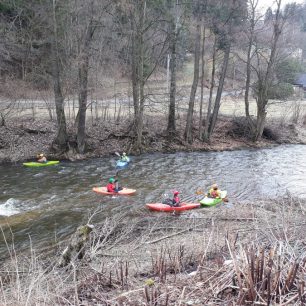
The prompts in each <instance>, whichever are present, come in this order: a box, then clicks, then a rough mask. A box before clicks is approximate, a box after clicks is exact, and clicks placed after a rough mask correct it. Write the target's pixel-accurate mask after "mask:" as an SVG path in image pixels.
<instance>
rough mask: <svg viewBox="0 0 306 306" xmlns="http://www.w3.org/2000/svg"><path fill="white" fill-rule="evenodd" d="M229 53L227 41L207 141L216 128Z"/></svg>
mask: <svg viewBox="0 0 306 306" xmlns="http://www.w3.org/2000/svg"><path fill="white" fill-rule="evenodd" d="M230 33H231V30H230ZM230 52H231V41H230V39H229V40H228V42H227V46H226V49H225V52H224V58H223V64H222V69H221V75H220V79H219V84H218V89H217V94H216V98H215V105H214V110H213V113H212V116H211V120H210V122H209V128H208V139H210V137H211V135H212V133H213V131H214V129H215V126H216V122H217V118H218V114H219V109H220V105H221V97H222V91H223V85H224V80H225V76H226V71H227V67H228V60H229V56H230Z"/></svg>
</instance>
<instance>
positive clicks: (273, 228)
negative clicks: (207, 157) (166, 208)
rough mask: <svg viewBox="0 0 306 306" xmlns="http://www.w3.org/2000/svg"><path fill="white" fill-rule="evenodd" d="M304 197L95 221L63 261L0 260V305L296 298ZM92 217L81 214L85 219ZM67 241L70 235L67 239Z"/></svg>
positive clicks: (294, 301) (45, 255) (305, 254)
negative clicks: (79, 247)
mask: <svg viewBox="0 0 306 306" xmlns="http://www.w3.org/2000/svg"><path fill="white" fill-rule="evenodd" d="M305 213H306V203H305V201H301V200H298V199H292V198H291V197H289V196H288V197H286V198H284V199H280V200H279V201H258V202H254V203H251V202H250V203H243V204H242V203H241V204H240V203H235V206H234V207H233V206H228V205H225V204H224V205H221V206H220V207H215V208H210V209H198V210H194V211H192V212H190V213H188V214H184V215H181V216H175V215H167V214H152V217H150V218H144V217H143V216H142V215H140V214H139V213H137V212H136V211H135V213H134V217H133V218H125V216H124V215H121V216H120V215H118V216H116V217H114V218H109V219H107V220H106V221H105V222H104V223H103V224H95V228H94V229H93V231H92V232H91V233H90V234H89V235H88V240H86V242H85V243H84V249H83V251H81V254H82V259H78V258H77V257H80V256H78V255H79V254H80V252H79V253H78V252H76V253H75V255H73V256H72V257H71V261H70V262H69V263H68V264H67V265H66V266H64V267H60V266H59V262H60V257H61V254H62V252H63V250H64V249H65V247H66V246H67V245H71V241H70V242H69V241H66V242H64V243H62V244H61V245H59V246H57V247H56V248H55V249H52V250H48V251H46V250H45V251H43V252H41V251H37V250H35V248H34V246H32V247H31V251H30V252H29V254H23V255H21V256H19V255H18V254H15V252H14V250H13V249H12V248H10V254H11V258H10V259H9V260H7V261H6V262H5V263H4V264H3V265H2V267H1V274H0V276H1V278H0V280H1V281H0V291H1V294H0V304H1V305H131V306H132V305H133V306H134V305H147V306H149V305H150V306H151V305H163V306H164V305H181V306H183V305H239V304H240V305H269V304H271V305H275V304H277V305H278V304H279V305H302V304H303V303H304V302H305V289H304V287H305V272H306V271H305V263H306V248H305V245H306V238H305V235H304V232H305V230H306V222H305ZM93 220H94V217H93V218H92V219H91V220H90V222H91V223H93ZM72 239H73V238H72Z"/></svg>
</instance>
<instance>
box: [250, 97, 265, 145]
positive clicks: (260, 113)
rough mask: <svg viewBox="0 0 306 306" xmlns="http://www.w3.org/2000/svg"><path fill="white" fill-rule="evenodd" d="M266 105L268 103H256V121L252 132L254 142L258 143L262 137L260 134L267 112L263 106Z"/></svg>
mask: <svg viewBox="0 0 306 306" xmlns="http://www.w3.org/2000/svg"><path fill="white" fill-rule="evenodd" d="M266 103H268V101H258V104H257V120H256V129H255V131H254V138H253V140H254V141H258V140H259V139H260V138H261V137H262V133H263V130H264V128H265V122H266V116H267V112H266V108H265V106H264V105H266Z"/></svg>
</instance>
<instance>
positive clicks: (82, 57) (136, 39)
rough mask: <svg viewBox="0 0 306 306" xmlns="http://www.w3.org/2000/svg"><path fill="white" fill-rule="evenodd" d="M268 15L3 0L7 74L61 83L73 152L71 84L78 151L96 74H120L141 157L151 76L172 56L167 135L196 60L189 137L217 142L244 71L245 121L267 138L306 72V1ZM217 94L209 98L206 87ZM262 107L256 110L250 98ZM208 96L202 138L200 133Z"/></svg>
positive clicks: (79, 0) (209, 6) (41, 84)
mask: <svg viewBox="0 0 306 306" xmlns="http://www.w3.org/2000/svg"><path fill="white" fill-rule="evenodd" d="M281 1H282V0H276V1H275V2H276V6H275V8H274V9H273V10H272V9H269V10H268V11H267V12H266V14H265V15H261V14H260V12H259V11H258V9H257V6H258V1H257V0H190V1H182V0H150V1H147V0H142V1H139V0H40V1H36V0H14V1H11V0H3V1H2V2H1V3H0V17H1V20H0V35H1V39H0V63H1V64H0V77H1V80H2V81H3V82H5V79H6V78H8V77H12V78H19V79H23V80H25V81H28V82H30V83H32V84H35V86H36V87H38V88H40V89H44V88H46V87H48V88H50V87H53V91H54V100H55V106H56V114H57V123H58V133H57V137H56V139H55V141H54V147H56V148H57V149H58V150H66V149H67V147H68V143H69V139H68V135H67V129H66V119H65V111H64V101H65V93H66V92H67V90H68V89H67V88H69V90H70V91H72V92H73V93H74V94H77V95H78V101H79V111H78V115H77V118H76V140H77V150H78V152H80V153H84V152H85V151H86V134H85V129H86V109H87V104H88V102H87V95H88V87H89V84H90V82H91V79H92V77H91V76H92V74H93V71H95V72H97V70H99V71H100V73H101V74H103V73H110V71H112V69H114V70H117V71H120V73H121V74H123V75H124V76H125V77H127V78H128V79H129V80H130V82H131V86H132V93H133V106H134V124H133V126H134V133H135V148H137V149H138V150H140V151H141V148H142V137H143V136H142V135H143V122H144V112H145V105H146V104H145V101H146V91H145V86H146V83H147V82H148V80H149V79H150V78H151V77H152V76H154V73H155V72H156V71H158V70H159V71H161V70H165V62H166V60H165V59H166V58H167V57H168V59H169V72H170V78H169V93H168V94H169V108H168V109H169V113H168V125H167V131H168V133H169V134H175V133H176V113H175V111H176V97H177V75H178V72H179V70H180V69H181V67H183V63H184V61H185V58H186V56H185V55H186V53H187V52H190V53H192V54H193V57H194V69H193V81H192V86H191V88H190V97H189V103H188V112H187V118H186V127H185V133H184V137H185V139H186V141H187V142H189V143H192V141H193V139H194V137H199V138H200V139H201V140H202V141H209V140H210V138H211V135H212V134H213V132H214V129H215V125H216V122H217V119H218V113H219V109H220V105H221V100H222V93H223V91H224V86H225V84H226V80H227V79H228V78H229V77H230V76H231V75H232V71H238V72H239V75H240V77H239V78H238V79H239V84H240V85H241V86H242V87H243V88H244V100H245V116H246V118H247V122H248V124H249V126H250V130H251V137H252V139H253V140H258V139H260V138H261V136H262V133H263V129H264V126H265V120H266V107H267V104H268V101H269V99H270V98H282V97H286V96H288V95H289V94H290V93H291V89H292V87H291V85H290V83H292V81H293V79H294V75H295V73H296V72H298V71H299V70H300V68H301V64H300V63H299V60H297V59H295V58H293V57H292V53H294V52H296V50H300V49H301V50H303V49H306V48H304V46H303V43H302V39H301V37H302V35H303V30H304V28H305V27H304V17H303V16H304V15H306V5H304V6H303V5H297V4H291V5H287V6H286V7H283V6H282V3H281ZM206 88H208V95H207V96H208V98H205V99H204V90H206ZM251 95H253V96H254V97H255V99H256V103H257V112H256V116H255V117H254V116H252V114H251V113H250V110H249V100H250V96H251ZM197 96H199V97H200V98H199V105H200V108H199V110H198V111H199V116H197V118H198V117H199V127H200V128H199V134H198V135H194V129H193V125H194V123H195V122H194V121H195V116H194V113H195V111H196V110H195V100H196V98H197Z"/></svg>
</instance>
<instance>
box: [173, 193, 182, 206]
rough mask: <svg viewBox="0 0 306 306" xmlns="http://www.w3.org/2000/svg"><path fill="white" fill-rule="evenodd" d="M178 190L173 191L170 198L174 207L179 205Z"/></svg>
mask: <svg viewBox="0 0 306 306" xmlns="http://www.w3.org/2000/svg"><path fill="white" fill-rule="evenodd" d="M178 195H179V192H178V191H177V190H174V191H173V199H172V205H173V206H175V207H179V206H180V202H181V199H180V198H179V196H178Z"/></svg>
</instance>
